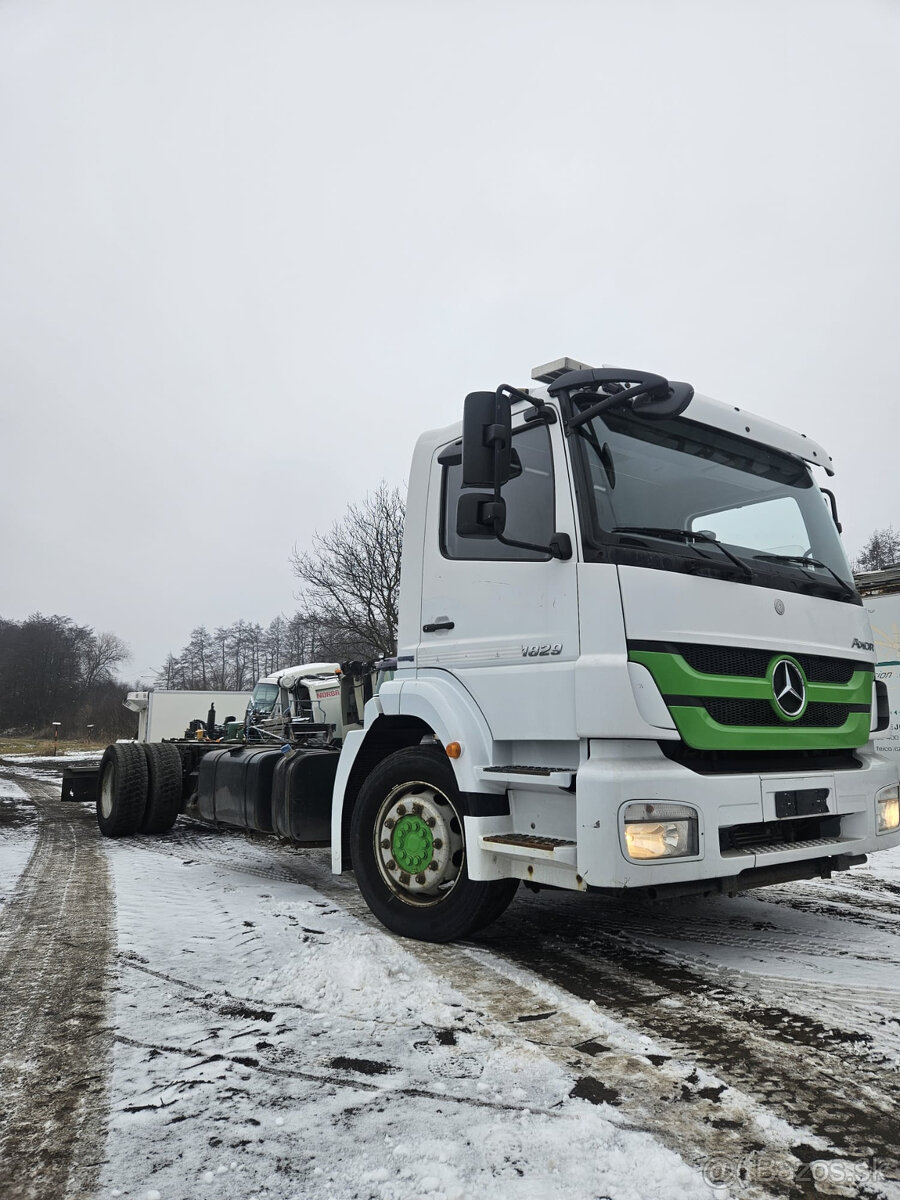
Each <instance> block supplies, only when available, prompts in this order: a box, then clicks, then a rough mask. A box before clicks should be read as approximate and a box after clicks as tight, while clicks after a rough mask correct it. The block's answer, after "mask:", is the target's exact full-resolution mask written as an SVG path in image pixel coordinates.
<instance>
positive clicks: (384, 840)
mask: <svg viewBox="0 0 900 1200" xmlns="http://www.w3.org/2000/svg"><path fill="white" fill-rule="evenodd" d="M381 848H382V850H390V848H391V843H390V841H389V840H388V839H387V838H382V839H381Z"/></svg>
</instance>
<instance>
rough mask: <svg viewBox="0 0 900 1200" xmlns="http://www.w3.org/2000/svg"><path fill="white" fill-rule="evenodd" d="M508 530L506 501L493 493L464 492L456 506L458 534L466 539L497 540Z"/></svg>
mask: <svg viewBox="0 0 900 1200" xmlns="http://www.w3.org/2000/svg"><path fill="white" fill-rule="evenodd" d="M505 528H506V501H505V500H495V499H494V493H493V492H463V493H462V494H461V495H460V497H459V501H458V503H457V506H456V532H457V534H458V535H459V536H460V537H465V538H495V537H497V536H499V535H500V534H502V533H503V530H504V529H505Z"/></svg>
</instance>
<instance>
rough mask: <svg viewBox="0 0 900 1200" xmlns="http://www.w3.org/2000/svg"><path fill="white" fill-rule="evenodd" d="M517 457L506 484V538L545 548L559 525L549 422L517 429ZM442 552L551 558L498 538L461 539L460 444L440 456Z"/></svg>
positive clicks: (514, 443)
mask: <svg viewBox="0 0 900 1200" xmlns="http://www.w3.org/2000/svg"><path fill="white" fill-rule="evenodd" d="M512 446H513V461H514V463H517V466H518V468H519V469H518V470H517V474H516V475H515V476H514V478H512V479H510V480H509V482H508V483H506V484H504V485H503V489H502V491H501V493H500V494H501V495H502V496H503V499H504V500H505V501H506V536H507V537H509V538H513V539H514V540H516V541H521V542H533V543H534V544H535V545H537V546H546V545H548V544H549V542H550V539H551V538H552V537H553V534H554V531H555V529H556V513H555V511H554V508H555V505H554V496H553V456H552V453H551V450H550V430H549V429H548V428H547V426H546V425H524V426H522V427H521V429H519V430H517V431H516V432H514V433H513V441H512ZM441 462H442V463H443V465H444V471H443V482H442V488H443V491H442V501H443V503H442V512H441V553H442V554H443V555H444V557H445V558H469V559H471V558H476V559H503V560H506V559H513V560H517V561H526V562H542V561H544V560H546V559H548V558H549V557H550V555H549V554H542V553H541V552H540V551H537V550H522V549H520V548H519V547H518V546H504V545H503V543H502V542H498V541H497V539H496V538H469V537H466V538H461V537H459V536H458V535H457V532H456V505H457V502H458V501H459V494H460V491H461V484H462V454H461V451H460V450H459V447H458V446H454V447H451V448H450V449H449V450H446V451H444V453H443V454H442V455H441Z"/></svg>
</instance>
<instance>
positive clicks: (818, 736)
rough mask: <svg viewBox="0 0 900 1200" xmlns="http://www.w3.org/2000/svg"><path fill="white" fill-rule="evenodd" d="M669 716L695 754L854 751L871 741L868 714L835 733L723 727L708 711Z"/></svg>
mask: <svg viewBox="0 0 900 1200" xmlns="http://www.w3.org/2000/svg"><path fill="white" fill-rule="evenodd" d="M669 712H670V713H671V714H672V720H673V721H674V722H675V727H676V729H677V730H678V732H679V733H680V734H681V737H682V740H683V741H684V742H685V743H686V744H687V745H688V746H691V747H693V749H695V750H853V749H856V747H857V746H863V745H865V743H866V742H867V741H868V740H869V726H870V724H871V717H870V715H869V713H868V712H864V713H851V714H850V716H849V717H848V718H847V720H846V721H845V722H844V724H843V725H838V726H837V728H835V729H817V728H803V727H802V726H800V727H798V726H797V725H789V724H786V725H784V726H783V727H780V726H777V725H775V726H768V725H766V726H759V725H756V726H753V725H744V726H735V725H720V724H719V723H718V721H714V720H713V719H712V717H711V716H710V715H709V713H708V712H707V711H706V709H705V708H697V707H694V706H692V707H691V708H677V707H676V706H675V705H673V706H672V707H671V708H670V709H669Z"/></svg>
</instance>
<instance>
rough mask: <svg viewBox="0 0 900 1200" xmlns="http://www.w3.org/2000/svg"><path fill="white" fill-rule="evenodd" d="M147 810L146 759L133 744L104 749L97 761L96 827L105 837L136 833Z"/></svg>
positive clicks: (136, 745)
mask: <svg viewBox="0 0 900 1200" xmlns="http://www.w3.org/2000/svg"><path fill="white" fill-rule="evenodd" d="M146 807H147V756H146V754H145V753H144V747H143V746H141V745H138V744H136V743H134V742H117V743H116V744H115V745H114V746H107V747H106V750H105V751H104V753H103V758H102V759H101V760H100V783H99V786H98V789H97V824H98V825H99V826H100V832H101V833H102V834H103V836H104V837H128V836H129V835H130V834H132V833H137V831H138V828H139V826H140V824H141V821H142V820H143V819H144V810H145V809H146Z"/></svg>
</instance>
